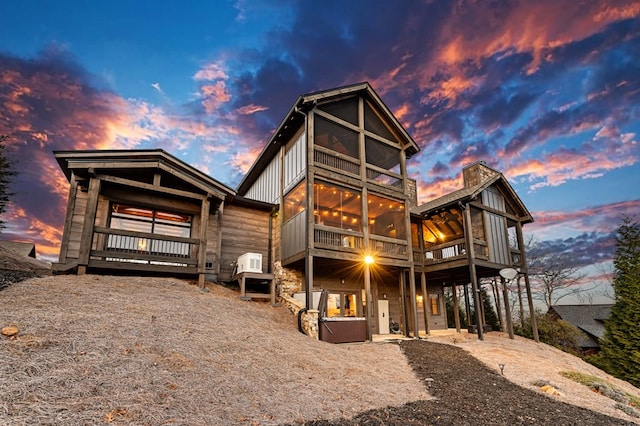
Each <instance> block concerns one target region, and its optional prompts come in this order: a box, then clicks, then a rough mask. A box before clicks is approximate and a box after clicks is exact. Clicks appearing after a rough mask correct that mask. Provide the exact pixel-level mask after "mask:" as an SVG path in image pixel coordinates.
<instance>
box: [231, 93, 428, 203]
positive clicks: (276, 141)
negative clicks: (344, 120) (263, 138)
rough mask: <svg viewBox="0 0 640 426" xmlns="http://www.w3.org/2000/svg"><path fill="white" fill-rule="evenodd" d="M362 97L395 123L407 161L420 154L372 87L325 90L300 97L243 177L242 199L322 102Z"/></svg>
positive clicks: (240, 185)
mask: <svg viewBox="0 0 640 426" xmlns="http://www.w3.org/2000/svg"><path fill="white" fill-rule="evenodd" d="M357 94H362V95H364V96H366V97H367V99H369V100H370V101H371V102H372V103H373V104H374V105H375V106H376V107H378V109H379V110H380V112H382V113H383V114H384V115H385V118H386V119H387V120H388V121H389V122H391V123H393V125H394V126H395V128H396V130H397V131H398V132H399V133H400V136H401V137H402V141H401V142H402V144H403V145H404V151H405V153H406V154H407V158H408V157H411V156H412V155H414V154H416V153H417V152H418V151H420V147H419V146H418V144H416V142H415V141H414V140H413V138H412V137H411V136H410V135H409V133H408V132H407V131H406V130H405V128H404V127H403V126H402V124H401V123H400V122H399V121H398V119H397V118H396V117H395V116H394V115H393V113H392V112H391V111H390V110H389V108H387V106H386V105H385V104H384V102H382V99H381V98H380V97H379V96H378V94H377V93H376V92H375V91H374V90H373V88H372V87H371V85H370V84H369V83H367V82H364V83H358V84H353V85H349V86H344V87H339V88H336V89H330V90H323V91H319V92H313V93H308V94H306V95H302V96H300V97H298V99H297V100H296V101H295V103H294V104H293V106H292V107H291V109H290V110H289V112H288V113H287V115H286V116H285V117H284V119H283V120H282V122H281V123H280V125H279V126H278V128H277V129H276V131H275V132H273V135H272V136H271V138H270V139H269V141H268V142H267V144H266V145H265V147H264V148H263V150H262V152H261V153H260V155H259V156H258V158H257V159H256V161H254V163H253V165H252V166H251V169H249V172H247V174H246V175H245V176H244V178H243V179H242V181H241V182H240V184H239V185H238V188H237V192H238V194H240V195H244V194H245V193H246V192H247V191H248V190H249V188H250V187H251V185H252V184H253V183H254V182H255V180H256V179H257V178H258V177H259V175H260V173H262V171H263V170H264V168H265V167H267V166H268V164H269V162H271V160H272V159H273V157H274V156H275V155H276V154H277V153H278V151H279V150H280V146H281V145H282V144H283V143H287V141H288V139H289V138H290V137H292V136H293V134H294V132H295V131H296V130H297V129H299V128H300V126H301V125H302V124H303V123H304V120H305V117H306V114H307V112H308V111H309V110H311V109H312V108H313V107H314V106H315V105H316V104H317V103H318V102H319V101H327V100H332V99H336V100H339V99H341V98H346V97H349V96H353V95H357Z"/></svg>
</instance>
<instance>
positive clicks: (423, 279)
mask: <svg viewBox="0 0 640 426" xmlns="http://www.w3.org/2000/svg"><path fill="white" fill-rule="evenodd" d="M420 285H421V287H422V314H423V315H424V331H425V333H427V335H430V334H431V330H430V329H429V314H428V313H427V300H429V292H428V291H427V275H426V274H425V273H424V272H421V273H420Z"/></svg>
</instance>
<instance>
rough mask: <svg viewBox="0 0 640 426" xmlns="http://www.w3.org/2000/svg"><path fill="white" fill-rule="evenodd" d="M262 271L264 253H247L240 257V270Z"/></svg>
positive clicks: (239, 271)
mask: <svg viewBox="0 0 640 426" xmlns="http://www.w3.org/2000/svg"><path fill="white" fill-rule="evenodd" d="M241 272H257V273H262V255H261V254H260V253H245V254H243V255H242V256H240V257H239V258H238V271H237V273H238V274H239V273H241Z"/></svg>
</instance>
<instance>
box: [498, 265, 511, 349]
mask: <svg viewBox="0 0 640 426" xmlns="http://www.w3.org/2000/svg"><path fill="white" fill-rule="evenodd" d="M500 282H501V284H502V296H503V297H504V315H505V317H506V318H505V324H506V326H507V331H508V332H509V339H514V336H513V319H512V318H511V306H510V305H509V291H508V290H507V280H505V279H504V278H502V277H500Z"/></svg>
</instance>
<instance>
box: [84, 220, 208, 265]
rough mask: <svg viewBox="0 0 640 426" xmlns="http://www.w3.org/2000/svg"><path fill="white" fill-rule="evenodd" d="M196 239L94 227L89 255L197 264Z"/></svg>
mask: <svg viewBox="0 0 640 426" xmlns="http://www.w3.org/2000/svg"><path fill="white" fill-rule="evenodd" d="M198 245H199V240H197V239H195V238H183V237H172V236H169V235H159V234H150V233H145V232H134V231H124V230H120V229H111V228H104V227H95V228H94V234H93V244H92V250H91V254H90V256H91V258H93V259H95V258H99V259H100V260H105V261H113V262H130V263H139V264H152V265H166V266H182V267H187V266H194V265H197V264H198V259H197V253H198Z"/></svg>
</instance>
